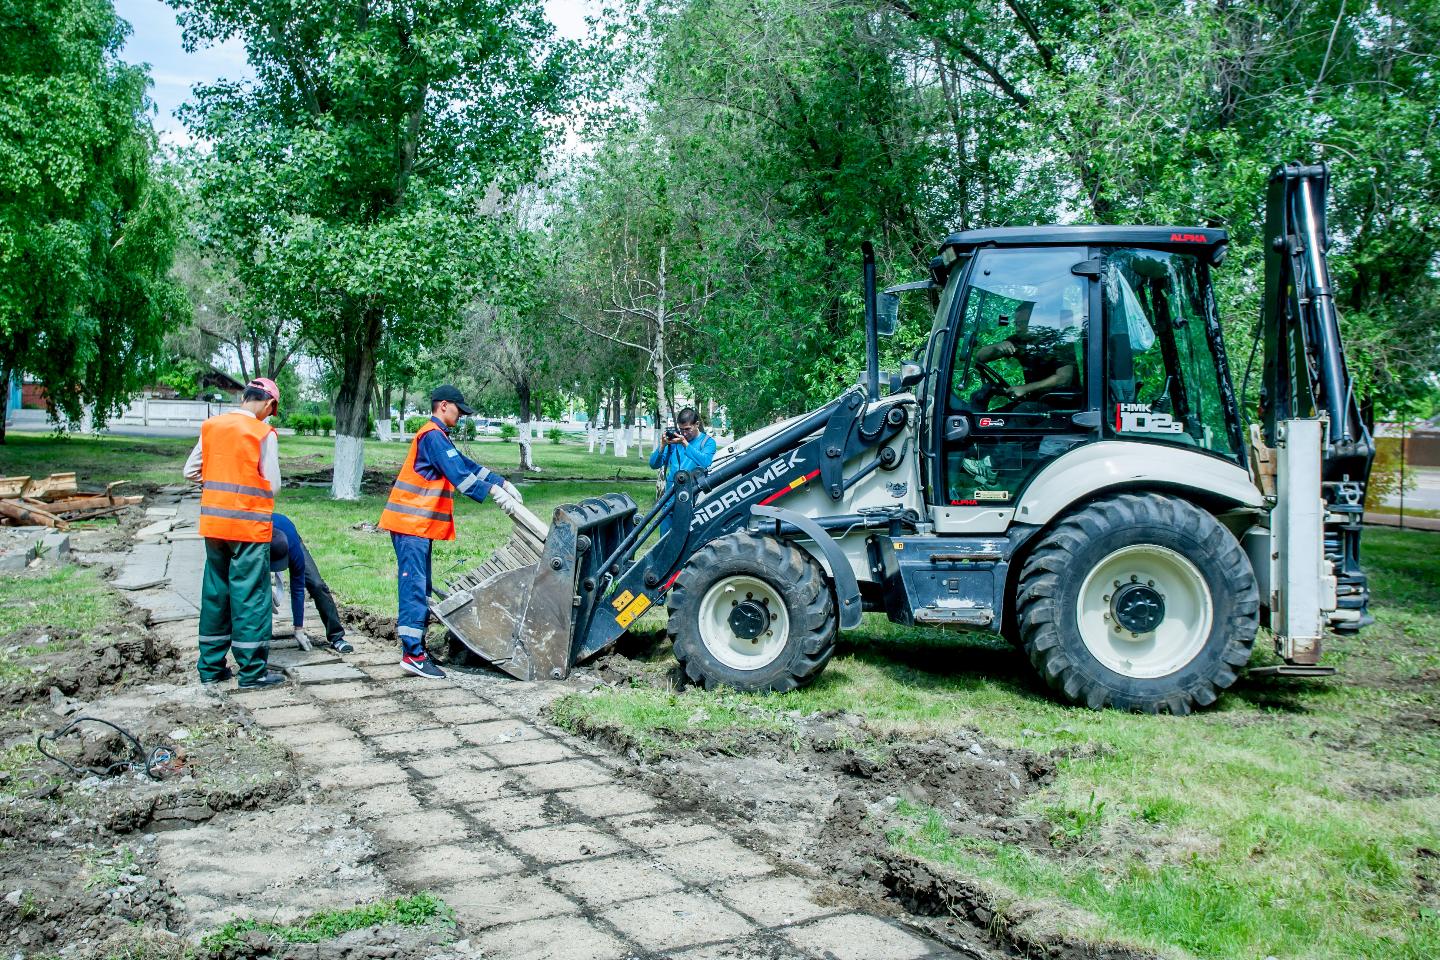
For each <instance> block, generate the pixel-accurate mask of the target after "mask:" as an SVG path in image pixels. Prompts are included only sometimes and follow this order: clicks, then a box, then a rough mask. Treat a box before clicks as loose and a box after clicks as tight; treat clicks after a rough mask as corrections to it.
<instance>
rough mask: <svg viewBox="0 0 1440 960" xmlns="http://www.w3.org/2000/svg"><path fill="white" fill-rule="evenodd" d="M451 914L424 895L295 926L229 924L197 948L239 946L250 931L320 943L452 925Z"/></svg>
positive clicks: (315, 916)
mask: <svg viewBox="0 0 1440 960" xmlns="http://www.w3.org/2000/svg"><path fill="white" fill-rule="evenodd" d="M454 922H455V914H454V911H452V910H451V909H450V908H449V907H448V906H447V905H446V904H445V902H444V901H443V900H441V899H440V898H439V897H436V896H433V895H431V894H428V893H417V894H415V895H414V896H411V897H400V898H398V899H396V900H390V901H387V902H384V903H374V904H367V905H366V906H361V907H352V908H350V909H348V910H330V911H326V912H323V913H315V914H311V915H310V916H308V917H305V918H304V919H302V920H298V921H296V922H295V923H271V922H270V921H268V920H249V919H246V920H231V921H230V922H228V923H226V924H225V925H224V926H222V927H221V928H220V929H218V930H216V931H215V932H214V933H210V934H207V935H206V936H205V937H204V938H203V939H201V941H200V945H201V946H202V947H203V948H204V949H206V950H207V951H210V952H211V953H218V952H219V951H221V950H222V949H223V948H225V947H233V946H238V945H240V944H241V942H242V941H241V939H240V935H241V934H243V933H247V932H249V931H251V930H258V931H261V932H262V933H267V934H269V935H270V936H271V937H272V938H274V939H276V940H279V941H280V942H282V943H323V942H324V941H326V940H333V939H334V938H336V937H338V936H340V935H341V934H342V933H349V932H350V931H352V930H363V929H365V928H366V927H375V926H401V927H417V926H424V925H426V924H431V923H444V924H453V923H454Z"/></svg>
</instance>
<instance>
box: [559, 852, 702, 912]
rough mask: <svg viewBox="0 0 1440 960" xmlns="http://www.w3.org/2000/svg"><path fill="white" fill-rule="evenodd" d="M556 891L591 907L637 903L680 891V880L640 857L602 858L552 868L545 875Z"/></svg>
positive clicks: (651, 861)
mask: <svg viewBox="0 0 1440 960" xmlns="http://www.w3.org/2000/svg"><path fill="white" fill-rule="evenodd" d="M549 876H550V879H551V880H553V881H554V882H555V883H556V884H557V885H558V886H559V887H560V889H562V890H564V891H565V892H566V893H568V894H570V895H571V896H572V897H574V898H575V899H576V900H580V901H583V902H584V903H586V904H589V905H591V906H594V907H607V906H609V905H611V904H613V903H619V902H620V901H621V900H637V899H639V898H641V897H650V896H655V895H659V894H664V893H669V892H670V891H672V890H679V889H680V886H681V884H680V879H679V878H678V877H676V876H675V875H674V874H673V873H670V872H669V871H668V870H665V869H664V868H663V867H661V866H660V865H659V864H657V863H655V862H654V861H653V860H650V859H648V858H646V857H642V856H619V857H605V858H604V859H601V860H582V861H580V862H578V863H570V864H566V865H565V866H563V867H556V868H555V869H554V870H551V871H550V873H549Z"/></svg>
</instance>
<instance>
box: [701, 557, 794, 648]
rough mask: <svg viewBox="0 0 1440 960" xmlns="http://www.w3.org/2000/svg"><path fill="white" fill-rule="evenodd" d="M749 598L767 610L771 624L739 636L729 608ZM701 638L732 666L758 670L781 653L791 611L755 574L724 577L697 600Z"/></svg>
mask: <svg viewBox="0 0 1440 960" xmlns="http://www.w3.org/2000/svg"><path fill="white" fill-rule="evenodd" d="M746 599H749V600H751V601H753V602H755V603H758V604H761V605H763V606H764V607H765V608H766V609H767V610H768V611H769V613H770V626H769V627H768V628H767V629H766V630H764V631H762V632H761V633H760V635H759V636H758V637H755V638H753V639H750V638H746V637H742V636H739V635H737V634H736V633H735V631H734V629H732V628H731V626H730V611H732V610H733V609H735V605H736V604H738V603H740V602H741V601H743V600H746ZM699 620H700V624H699V625H700V640H701V642H702V643H704V644H705V649H707V650H709V651H710V655H711V656H712V657H714V658H715V659H716V660H718V661H720V662H721V663H722V664H724V665H725V666H727V667H730V668H731V669H732V670H759V669H761V668H763V667H766V666H769V665H770V664H771V663H773V662H774V661H775V658H776V657H778V656H780V652H781V651H782V650H784V649H785V644H786V643H788V642H789V640H790V615H789V613H788V612H786V610H785V601H784V599H783V598H781V596H780V593H779V592H778V591H777V590H776V589H775V588H774V587H772V586H770V584H768V583H766V582H765V581H764V580H761V579H759V578H757V577H745V576H739V577H726V578H725V579H723V580H721V581H719V582H718V583H716V584H715V585H714V586H713V587H711V588H710V589H709V590H708V591H707V592H706V593H705V596H704V598H703V599H702V600H701V601H700V618H699Z"/></svg>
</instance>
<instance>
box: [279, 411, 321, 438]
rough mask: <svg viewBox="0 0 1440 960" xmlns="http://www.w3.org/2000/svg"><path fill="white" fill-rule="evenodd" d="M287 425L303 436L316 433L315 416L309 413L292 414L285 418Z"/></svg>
mask: <svg viewBox="0 0 1440 960" xmlns="http://www.w3.org/2000/svg"><path fill="white" fill-rule="evenodd" d="M285 425H286V426H288V427H290V428H291V429H293V430H294V431H295V432H296V433H298V434H300V435H301V436H303V435H305V434H307V433H314V432H315V416H314V415H312V414H309V413H292V414H290V415H289V416H287V417H286V418H285Z"/></svg>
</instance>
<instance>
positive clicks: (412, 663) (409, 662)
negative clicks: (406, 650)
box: [400, 654, 445, 680]
mask: <svg viewBox="0 0 1440 960" xmlns="http://www.w3.org/2000/svg"><path fill="white" fill-rule="evenodd" d="M400 666H402V667H404V668H405V669H406V670H409V671H410V672H411V673H413V674H415V675H416V676H417V677H429V678H430V679H431V680H444V679H445V671H444V670H441V669H440V668H439V667H437V666H435V661H433V660H431V659H430V658H429V657H412V656H410V655H409V654H406V655H405V656H403V657H401V658H400Z"/></svg>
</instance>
